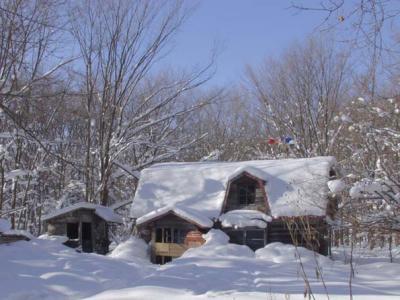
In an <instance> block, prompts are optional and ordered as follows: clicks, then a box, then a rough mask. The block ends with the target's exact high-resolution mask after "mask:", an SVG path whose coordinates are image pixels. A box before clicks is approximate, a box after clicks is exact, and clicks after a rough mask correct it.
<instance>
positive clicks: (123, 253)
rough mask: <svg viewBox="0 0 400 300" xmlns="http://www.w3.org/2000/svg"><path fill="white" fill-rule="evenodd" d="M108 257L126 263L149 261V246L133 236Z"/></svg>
mask: <svg viewBox="0 0 400 300" xmlns="http://www.w3.org/2000/svg"><path fill="white" fill-rule="evenodd" d="M108 256H109V257H112V258H116V259H121V260H126V261H137V259H143V260H147V261H149V246H148V245H147V243H146V242H145V241H144V240H142V239H140V238H138V237H134V236H132V237H131V238H129V239H128V240H126V241H125V242H123V243H121V244H119V245H118V246H117V247H116V248H115V249H114V250H113V251H112V252H111V253H110V254H109V255H108Z"/></svg>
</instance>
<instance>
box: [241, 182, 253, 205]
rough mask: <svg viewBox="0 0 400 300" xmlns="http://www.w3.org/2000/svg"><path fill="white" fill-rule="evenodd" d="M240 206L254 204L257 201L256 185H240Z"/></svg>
mask: <svg viewBox="0 0 400 300" xmlns="http://www.w3.org/2000/svg"><path fill="white" fill-rule="evenodd" d="M238 190H239V193H238V197H239V204H241V205H249V204H254V202H255V200H256V185H255V184H253V183H252V184H238Z"/></svg>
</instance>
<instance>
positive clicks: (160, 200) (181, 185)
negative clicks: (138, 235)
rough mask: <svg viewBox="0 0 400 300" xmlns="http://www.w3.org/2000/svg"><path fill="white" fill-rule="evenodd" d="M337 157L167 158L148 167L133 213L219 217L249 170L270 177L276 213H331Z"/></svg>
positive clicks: (266, 179) (268, 184) (135, 215)
mask: <svg viewBox="0 0 400 300" xmlns="http://www.w3.org/2000/svg"><path fill="white" fill-rule="evenodd" d="M335 163H336V161H335V159H334V157H331V156H326V157H314V158H302V159H279V160H255V161H243V162H194V163H178V162H172V163H162V164H155V165H153V166H152V167H150V168H147V169H144V170H143V171H142V173H141V178H140V180H139V185H138V189H137V191H136V194H135V197H134V200H133V203H132V206H131V217H133V218H140V217H143V218H141V219H139V220H140V221H143V220H144V219H145V220H146V221H148V220H149V219H150V217H151V218H156V217H157V216H159V215H160V214H164V213H165V211H166V210H174V209H175V210H179V211H180V213H181V214H186V215H195V216H196V217H197V219H198V218H199V216H201V218H202V219H203V223H206V222H205V220H204V218H206V219H209V220H216V219H217V218H218V216H219V215H220V214H221V210H222V206H223V202H224V197H225V193H226V188H227V186H228V183H229V181H230V180H232V179H234V178H236V177H237V176H238V175H240V174H241V173H243V172H247V173H249V174H251V175H253V176H255V177H257V178H260V179H262V180H263V181H264V182H265V190H266V193H267V197H268V202H269V206H270V208H271V215H272V216H273V217H281V216H302V215H313V216H323V215H325V214H326V206H327V201H328V200H327V195H328V192H329V189H328V185H327V182H328V180H329V171H330V169H331V168H332V166H333V165H334V164H335Z"/></svg>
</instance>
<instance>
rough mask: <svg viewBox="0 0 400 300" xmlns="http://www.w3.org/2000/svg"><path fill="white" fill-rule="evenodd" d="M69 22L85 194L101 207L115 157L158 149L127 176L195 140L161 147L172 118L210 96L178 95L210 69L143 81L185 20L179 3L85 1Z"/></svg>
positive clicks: (200, 81) (195, 84)
mask: <svg viewBox="0 0 400 300" xmlns="http://www.w3.org/2000/svg"><path fill="white" fill-rule="evenodd" d="M71 19H72V20H73V21H72V34H73V36H74V37H75V39H76V41H77V43H78V44H79V48H80V52H81V56H82V58H83V64H84V70H83V72H82V79H83V82H84V83H85V84H84V95H85V96H84V97H83V101H84V103H85V122H86V129H85V136H86V154H85V182H86V189H87V191H86V194H87V196H86V197H87V199H88V200H89V201H96V199H99V202H100V203H101V204H103V205H108V204H109V184H110V180H111V177H112V172H113V169H115V168H123V164H121V163H120V161H119V160H120V158H121V157H122V155H123V153H124V152H125V151H127V150H128V149H132V148H133V147H138V146H140V145H146V146H150V147H153V148H162V149H164V151H162V152H158V153H153V155H152V156H151V157H148V158H147V161H146V162H145V163H143V162H142V163H141V164H139V165H136V166H133V167H132V168H131V171H128V170H127V169H126V168H125V171H128V172H130V173H131V174H132V175H134V171H135V170H136V171H137V170H140V169H141V168H142V167H143V166H145V165H147V164H148V163H154V162H157V161H160V160H164V159H167V158H168V157H171V156H174V155H175V154H176V151H177V150H178V149H182V148H185V147H186V146H188V145H190V144H191V143H193V142H194V141H190V142H188V144H187V145H180V146H179V147H178V149H168V147H167V145H168V140H167V139H166V138H167V137H168V136H170V134H171V130H173V129H174V128H176V126H174V124H175V123H174V122H175V121H176V120H177V119H178V117H179V116H182V115H184V114H186V113H189V112H191V111H194V110H195V109H197V108H199V107H202V106H204V105H205V104H206V103H208V102H209V101H210V99H211V98H213V97H214V96H210V97H209V98H207V99H202V101H201V102H195V103H193V104H192V105H190V106H185V105H183V104H182V103H183V102H182V101H184V95H185V93H188V92H189V91H191V90H193V89H196V88H198V87H200V86H201V85H202V84H203V83H204V82H206V81H207V80H208V79H209V76H210V72H209V71H210V67H211V65H212V64H210V65H208V66H206V67H205V68H203V69H201V70H198V71H197V72H194V73H192V74H189V75H188V76H184V75H180V76H179V77H178V76H174V77H173V79H172V80H171V79H169V78H163V79H162V80H158V79H156V82H157V85H154V84H148V83H149V79H150V77H151V70H152V67H153V66H154V64H155V63H156V62H157V60H158V59H160V58H161V57H162V56H163V55H164V54H165V52H164V51H165V50H166V49H165V47H166V46H167V45H168V42H169V41H170V40H171V38H172V37H173V35H174V34H175V32H176V31H177V29H178V28H179V27H180V26H181V24H182V22H183V21H184V19H185V8H184V6H183V5H182V3H181V1H175V2H167V1H162V2H160V1H135V2H131V1H85V2H83V4H82V5H78V6H76V7H73V8H72V13H71ZM154 133H157V136H156V138H155V137H154V136H152V135H154ZM149 135H150V136H149ZM91 170H92V171H91ZM93 170H96V171H93ZM97 174H98V176H99V177H98V178H97ZM91 187H94V188H93V190H92V188H91Z"/></svg>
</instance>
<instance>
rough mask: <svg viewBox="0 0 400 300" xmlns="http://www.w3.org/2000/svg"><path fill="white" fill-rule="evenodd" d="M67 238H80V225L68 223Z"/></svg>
mask: <svg viewBox="0 0 400 300" xmlns="http://www.w3.org/2000/svg"><path fill="white" fill-rule="evenodd" d="M67 237H68V238H69V239H77V238H79V223H67Z"/></svg>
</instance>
